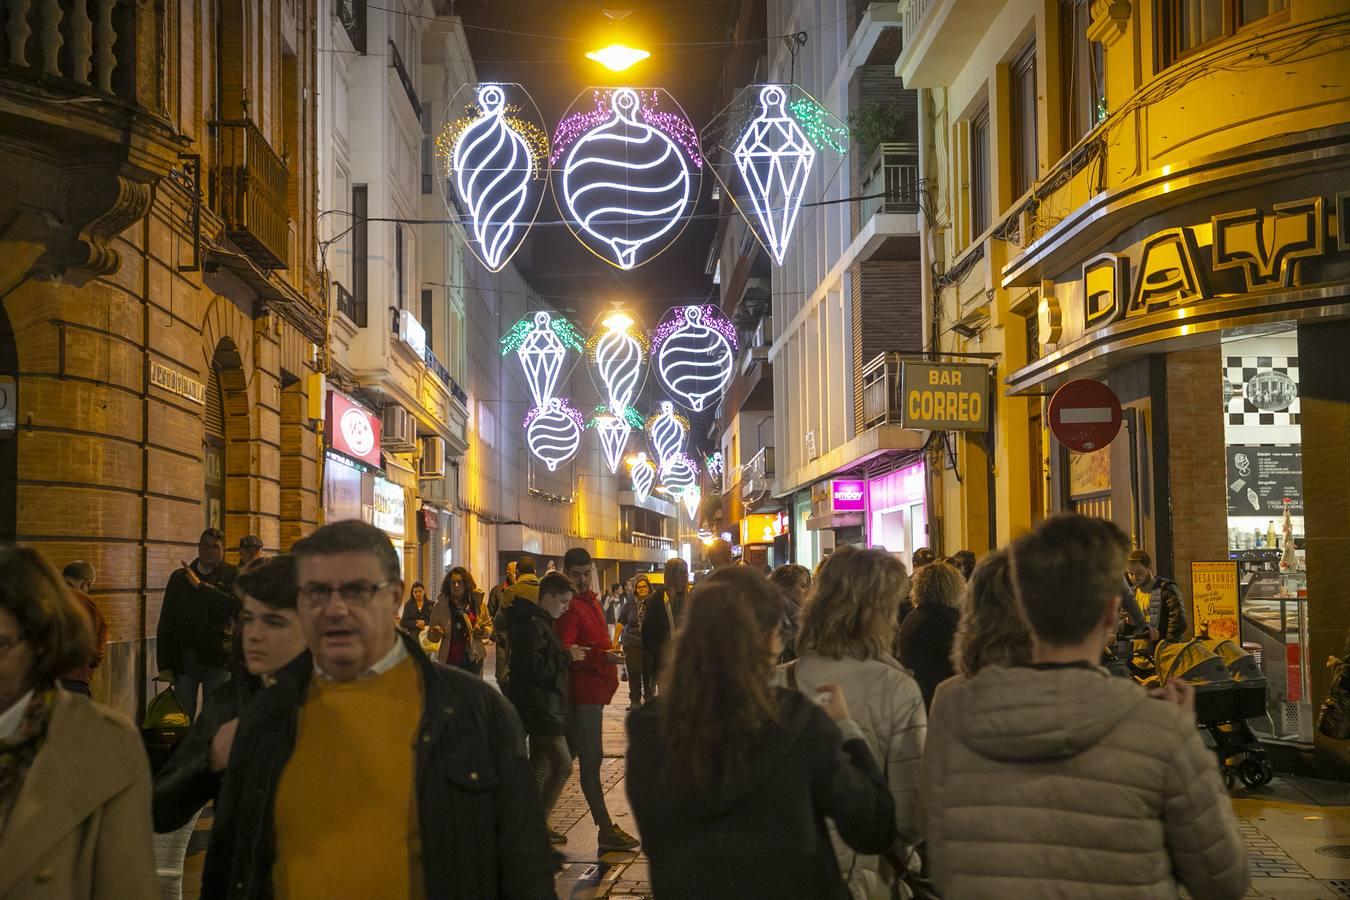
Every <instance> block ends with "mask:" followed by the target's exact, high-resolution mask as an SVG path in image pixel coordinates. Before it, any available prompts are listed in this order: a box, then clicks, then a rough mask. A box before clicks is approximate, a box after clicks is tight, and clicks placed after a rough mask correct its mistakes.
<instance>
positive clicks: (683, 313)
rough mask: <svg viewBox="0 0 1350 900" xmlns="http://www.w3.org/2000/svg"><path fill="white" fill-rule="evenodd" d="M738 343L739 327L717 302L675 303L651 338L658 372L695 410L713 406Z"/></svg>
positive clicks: (664, 384) (664, 383)
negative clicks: (723, 312) (737, 332)
mask: <svg viewBox="0 0 1350 900" xmlns="http://www.w3.org/2000/svg"><path fill="white" fill-rule="evenodd" d="M736 343H737V342H736V327H735V326H734V325H732V324H731V322H730V320H728V319H727V317H726V316H724V315H723V314H722V311H721V310H720V309H718V308H717V307H716V306H711V305H709V306H677V307H674V308H673V309H671V310H670V312H668V313H667V314H666V317H665V319H663V320H662V322H661V324H660V325H659V326H657V329H656V336H655V338H654V339H653V341H652V347H653V351H652V352H653V355H654V357H655V359H656V376H657V378H658V379H660V381H661V386H662V387H664V388H665V389H666V392H667V393H669V394H670V396H672V397H674V398H675V399H676V400H678V401H679V402H680V403H681V404H682V405H684V406H686V407H688V408H689V409H691V410H693V411H694V412H701V411H702V410H704V409H705V408H711V407H713V406H715V405H716V401H717V398H718V397H720V396H721V394H722V391H723V390H725V389H726V386H727V384H728V382H730V381H731V372H732V367H733V365H734V363H735V353H736Z"/></svg>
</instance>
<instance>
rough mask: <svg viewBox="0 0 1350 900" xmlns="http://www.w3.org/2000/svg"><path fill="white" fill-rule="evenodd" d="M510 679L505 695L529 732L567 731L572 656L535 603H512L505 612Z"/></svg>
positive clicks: (550, 621) (549, 620) (558, 732)
mask: <svg viewBox="0 0 1350 900" xmlns="http://www.w3.org/2000/svg"><path fill="white" fill-rule="evenodd" d="M504 618H505V620H506V633H507V641H508V645H507V646H508V647H509V648H510V650H509V653H510V657H511V663H510V665H511V680H510V681H509V682H508V683H507V688H506V697H507V699H508V700H510V701H511V703H512V704H513V705H514V706H515V707H516V712H518V713H520V721H521V722H522V723H524V725H525V733H526V734H529V735H540V736H544V735H560V734H566V733H567V674H568V663H570V662H571V657H569V656H568V655H567V652H566V651H564V650H563V647H562V643H561V642H560V641H559V640H558V634H557V632H556V631H554V629H553V617H552V616H550V615H549V614H548V613H546V612H544V610H543V609H541V608H540V607H538V606H536V605H535V604H533V603H513V604H511V605H510V606H509V607H507V609H506V612H505V614H504Z"/></svg>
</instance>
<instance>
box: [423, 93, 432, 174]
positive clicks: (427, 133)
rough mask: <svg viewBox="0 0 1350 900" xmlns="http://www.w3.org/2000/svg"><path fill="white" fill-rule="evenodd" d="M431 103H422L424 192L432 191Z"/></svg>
mask: <svg viewBox="0 0 1350 900" xmlns="http://www.w3.org/2000/svg"><path fill="white" fill-rule="evenodd" d="M431 163H432V155H431V104H430V103H423V104H422V193H424V194H430V193H431V175H432V165H431Z"/></svg>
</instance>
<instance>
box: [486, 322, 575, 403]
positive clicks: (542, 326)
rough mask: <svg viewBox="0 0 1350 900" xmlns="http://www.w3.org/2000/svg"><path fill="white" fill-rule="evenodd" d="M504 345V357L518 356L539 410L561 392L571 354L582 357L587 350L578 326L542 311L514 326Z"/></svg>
mask: <svg viewBox="0 0 1350 900" xmlns="http://www.w3.org/2000/svg"><path fill="white" fill-rule="evenodd" d="M501 345H502V355H503V356H505V355H506V354H508V353H511V352H514V353H515V354H516V357H517V358H518V359H519V360H520V366H521V368H522V369H523V370H524V372H525V382H526V384H528V385H529V387H530V396H531V397H533V398H534V405H535V406H536V407H542V406H545V405H546V404H547V403H548V400H549V399H550V398H551V397H553V396H554V393H555V392H556V391H557V389H558V381H559V379H560V378H561V377H562V371H563V363H564V361H565V360H566V357H567V353H568V351H569V350H570V351H575V352H577V353H580V352H581V351H582V349H583V348H584V347H585V343H584V342H583V341H582V338H581V333H580V332H578V331H577V329H576V326H574V325H573V324H572V323H571V322H569V321H568V320H567V319H565V318H563V317H562V316H559V315H556V314H554V313H550V312H546V311H542V310H541V311H539V312H535V313H530V314H529V315H527V316H525V317H524V318H523V319H521V320H520V321H519V322H517V323H516V324H515V325H513V326H512V327H511V330H510V331H508V332H507V333H506V335H505V336H504V337H503V338H502V340H501Z"/></svg>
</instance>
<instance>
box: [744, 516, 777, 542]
mask: <svg viewBox="0 0 1350 900" xmlns="http://www.w3.org/2000/svg"><path fill="white" fill-rule="evenodd" d="M787 532H788V519H787V517H786V515H785V514H783V513H755V514H754V515H749V516H746V517H745V518H744V519H741V543H742V544H772V543H773V542H774V538H777V537H780V536H782V535H785V534H787Z"/></svg>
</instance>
